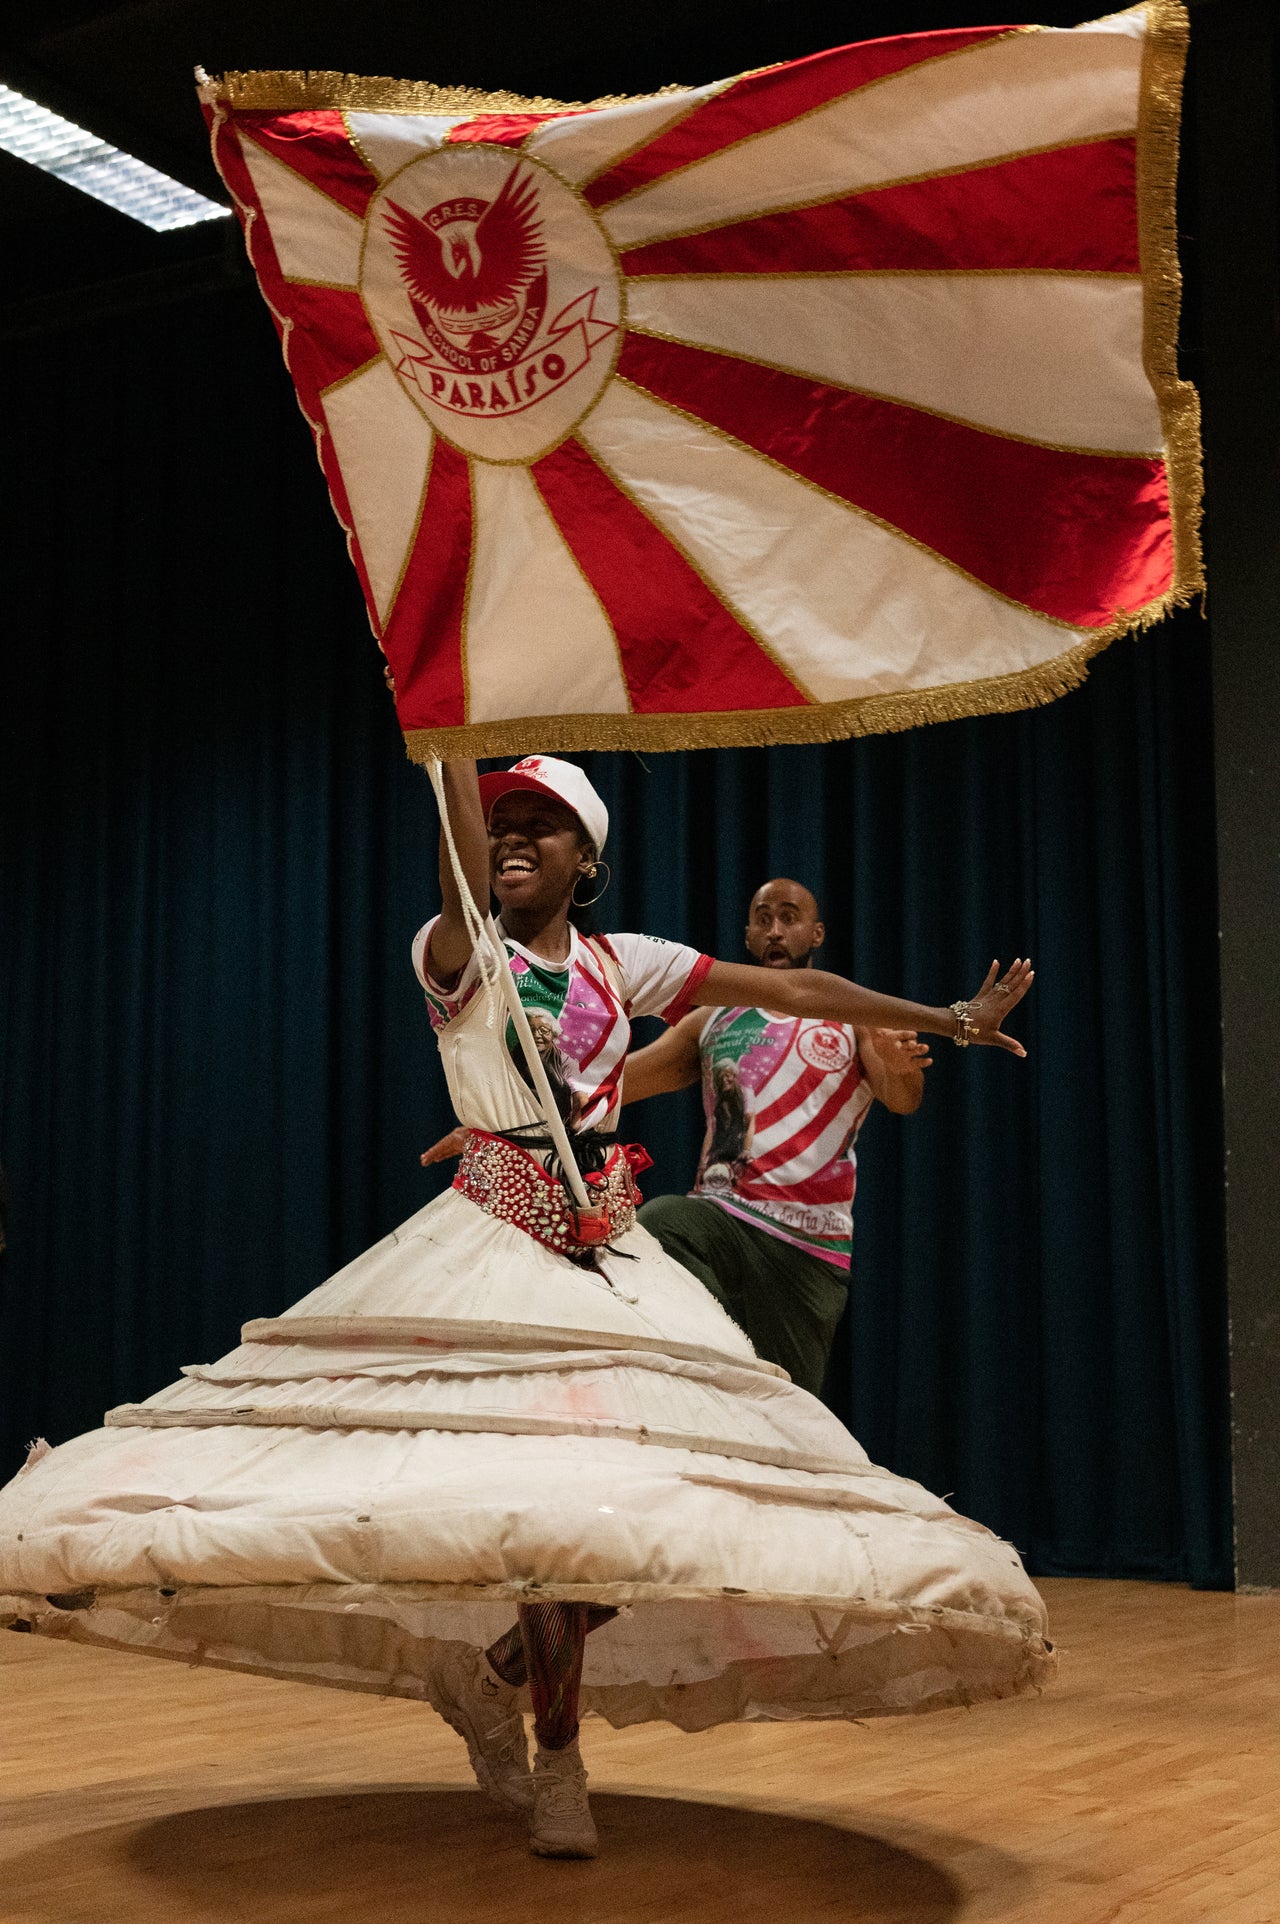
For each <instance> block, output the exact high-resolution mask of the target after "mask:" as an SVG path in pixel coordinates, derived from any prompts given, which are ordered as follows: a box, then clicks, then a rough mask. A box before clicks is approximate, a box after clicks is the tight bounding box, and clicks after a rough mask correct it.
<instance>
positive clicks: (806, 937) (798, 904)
mask: <svg viewBox="0 0 1280 1924" xmlns="http://www.w3.org/2000/svg"><path fill="white" fill-rule="evenodd" d="M825 934H826V930H825V929H824V928H823V926H822V922H821V919H820V916H819V910H818V898H817V896H816V895H814V893H813V891H812V889H807V888H806V887H805V885H804V883H803V882H791V881H788V880H787V879H786V877H785V876H779V877H778V879H777V880H776V881H773V882H766V883H765V884H764V887H763V888H758V889H757V890H756V892H755V894H754V895H753V896H752V898H751V907H750V909H749V910H748V911H747V948H748V949H749V951H750V953H751V956H752V959H753V960H754V961H756V962H761V963H763V964H764V966H765V968H767V969H807V968H811V967H812V965H813V956H814V951H815V950H816V949H819V948H821V946H822V940H823V937H824V936H825Z"/></svg>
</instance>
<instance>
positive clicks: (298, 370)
mask: <svg viewBox="0 0 1280 1924" xmlns="http://www.w3.org/2000/svg"><path fill="white" fill-rule="evenodd" d="M1185 31H1186V29H1185V16H1184V15H1183V13H1182V10H1181V7H1180V5H1179V4H1178V3H1177V0H1146V4H1144V5H1140V6H1136V7H1134V8H1132V9H1131V10H1129V11H1128V12H1125V13H1120V14H1115V15H1112V16H1111V17H1110V18H1109V19H1105V20H1100V21H1094V22H1091V23H1090V24H1089V25H1087V26H1083V27H1079V28H1076V29H1074V30H1073V31H1069V32H1066V31H1057V30H1049V29H1042V28H1034V27H992V28H977V29H974V30H972V31H963V32H960V31H958V32H947V33H925V34H910V35H906V36H904V37H902V38H898V39H891V40H877V41H870V42H867V43H864V44H862V45H857V46H851V47H841V48H837V49H835V50H834V51H832V52H830V53H823V54H817V55H815V56H813V57H812V58H810V59H806V60H798V61H793V62H791V63H789V64H787V65H785V66H779V67H772V68H768V69H766V70H764V71H761V72H757V73H751V74H746V75H742V76H739V77H738V78H736V79H732V80H728V81H722V82H719V83H717V84H715V85H712V86H705V87H693V88H685V89H676V90H671V91H668V92H666V93H663V94H659V95H655V96H651V97H650V98H647V99H641V100H627V101H621V102H599V103H596V104H595V105H592V106H590V107H565V106H560V105H557V104H555V103H552V102H545V101H512V100H506V99H494V98H493V97H491V96H478V95H474V94H468V93H466V92H463V91H459V90H453V91H450V90H446V89H440V88H435V87H430V86H426V85H418V84H415V83H409V82H397V81H383V80H361V79H356V78H352V77H350V76H344V75H336V74H315V73H311V74H301V73H299V74H261V73H258V74H231V75H227V76H225V77H224V78H223V79H222V80H220V81H215V82H207V83H205V84H203V86H202V89H201V91H202V97H203V99H204V102H205V104H206V108H207V111H208V114H209V118H210V122H211V127H212V136H213V147H214V154H215V157H216V159H217V163H218V166H219V168H220V170H221V173H222V176H223V179H224V180H225V181H226V183H227V186H228V188H229V189H230V191H231V193H232V195H233V197H234V200H235V204H236V207H237V210H238V211H239V214H240V217H241V219H242V221H243V223H244V227H245V233H246V237H247V243H248V248H249V253H250V256H251V258H252V261H253V265H254V268H255V270H256V272H257V275H258V279H259V282H260V284H261V287H262V291H263V293H264V295H265V296H266V299H267V302H268V304H269V306H270V308H271V311H272V313H273V315H274V317H275V320H276V324H277V327H278V328H279V331H280V335H281V340H282V343H283V347H284V353H285V359H286V361H287V363H288V366H289V371H290V373H291V374H292V376H293V379H294V382H295V384H296V386H297V391H298V398H299V401H300V402H301V405H302V410H303V413H304V414H305V416H306V418H307V420H308V421H309V423H310V424H311V427H312V430H313V432H314V435H315V440H316V445H317V448H318V450H319V455H320V460H321V463H322V465H323V468H324V472H325V475H326V478H327V480H328V484H329V488H330V492H331V495H332V499H333V504H334V507H335V509H336V511H337V513H338V516H339V519H340V520H341V521H342V523H343V525H344V527H345V528H346V529H347V534H348V545H349V547H350V551H351V555H352V559H353V561H354V562H355V565H356V567H357V569H358V570H359V573H360V579H361V582H362V584H363V587H364V592H365V595H366V598H367V601H368V607H369V615H370V620H371V622H372V624H373V629H374V633H375V635H376V636H377V638H378V640H379V642H380V643H381V645H382V647H383V649H384V651H385V653H386V655H387V657H388V660H389V662H390V664H391V667H392V670H393V671H394V677H395V683H396V690H397V705H398V709H399V714H400V720H401V723H402V725H403V727H404V730H405V735H406V739H407V741H408V743H409V747H410V752H411V753H413V754H415V755H418V756H422V755H426V754H429V753H448V752H453V753H458V752H471V753H479V754H511V753H523V752H525V751H527V750H529V749H532V748H535V747H536V748H540V749H545V750H553V749H587V748H623V747H651V748H680V747H691V746H698V745H704V744H709V743H734V742H739V743H740V742H771V741H804V740H813V739H823V738H832V737H835V736H839V735H847V734H855V733H864V732H873V731H876V730H882V729H889V728H900V727H907V726H910V725H912V724H914V723H916V722H923V721H930V720H937V719H942V718H946V717H950V716H954V715H963V714H974V713H983V712H990V711H993V710H999V709H1009V708H1017V707H1022V706H1025V705H1027V704H1028V703H1031V702H1035V701H1043V700H1048V699H1050V698H1051V697H1052V696H1053V695H1055V694H1059V693H1061V692H1063V691H1064V690H1065V689H1066V688H1068V687H1070V686H1072V685H1074V683H1076V682H1077V681H1079V680H1080V678H1081V677H1082V675H1083V673H1084V669H1085V664H1086V662H1087V660H1088V658H1089V656H1090V655H1091V654H1093V653H1094V652H1096V651H1097V649H1098V648H1100V647H1101V646H1103V645H1104V644H1105V642H1106V641H1107V640H1109V639H1110V638H1111V637H1112V636H1114V635H1116V634H1119V633H1121V632H1122V631H1124V630H1125V629H1128V628H1132V627H1134V626H1136V625H1138V624H1141V623H1144V622H1147V621H1150V620H1152V619H1154V618H1155V617H1156V616H1157V615H1158V614H1160V613H1161V612H1162V611H1163V610H1164V609H1166V608H1167V607H1169V606H1170V605H1172V604H1173V603H1174V602H1176V601H1182V600H1186V599H1187V598H1189V596H1190V595H1191V594H1193V593H1194V592H1195V590H1196V589H1197V588H1198V586H1199V585H1200V560H1199V549H1198V542H1197V523H1198V514H1199V443H1198V421H1197V406H1196V397H1195V394H1194V391H1193V390H1192V389H1191V388H1189V387H1188V386H1186V385H1185V384H1183V383H1180V382H1179V380H1178V378H1177V373H1176V367H1175V360H1174V341H1175V333H1176V325H1177V304H1178V271H1177V259H1176V252H1175V244H1174V243H1175V235H1174V215H1173V175H1174V166H1175V155H1176V146H1177V119H1178V98H1179V88H1180V81H1181V71H1182V63H1183V55H1184V47H1185Z"/></svg>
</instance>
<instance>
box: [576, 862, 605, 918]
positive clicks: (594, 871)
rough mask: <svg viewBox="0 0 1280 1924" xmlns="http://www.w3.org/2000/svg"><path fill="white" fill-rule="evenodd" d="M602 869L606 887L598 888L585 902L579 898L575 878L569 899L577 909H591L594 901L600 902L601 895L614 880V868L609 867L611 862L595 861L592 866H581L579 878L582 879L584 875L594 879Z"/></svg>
mask: <svg viewBox="0 0 1280 1924" xmlns="http://www.w3.org/2000/svg"><path fill="white" fill-rule="evenodd" d="M601 869H603V870H604V888H600V889H597V890H596V892H595V894H594V895H589V896H588V897H587V899H586V901H585V902H580V901H579V900H578V895H577V888H578V882H577V880H575V882H574V884H573V887H572V888H571V889H570V891H569V900H570V901H571V902H572V903H573V906H574V908H575V909H589V908H590V907H591V904H592V903H593V902H598V901H599V900H600V897H601V896H602V895H603V894H604V890H605V889H607V888H608V886H609V884H610V882H611V881H612V880H613V870H612V869H611V868H610V867H609V864H608V863H607V862H593V863H592V864H591V867H590V868H580V869H579V870H578V878H579V879H581V877H582V876H584V875H586V876H588V877H590V878H591V879H592V880H593V881H594V879H595V877H596V876H597V875H598V874H599V873H600V871H601Z"/></svg>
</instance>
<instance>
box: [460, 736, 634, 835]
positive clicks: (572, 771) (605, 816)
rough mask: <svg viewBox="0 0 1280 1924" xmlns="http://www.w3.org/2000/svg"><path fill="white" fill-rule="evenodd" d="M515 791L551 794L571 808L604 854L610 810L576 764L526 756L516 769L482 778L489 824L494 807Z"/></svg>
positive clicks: (484, 808) (516, 765)
mask: <svg viewBox="0 0 1280 1924" xmlns="http://www.w3.org/2000/svg"><path fill="white" fill-rule="evenodd" d="M513 789H526V790H528V791H529V792H530V793H531V794H534V795H550V796H551V797H552V798H553V800H555V801H557V802H563V803H564V805H565V807H566V808H571V809H572V810H573V812H574V814H575V815H576V816H577V818H578V820H579V821H580V822H581V823H582V826H583V827H584V828H585V829H586V831H587V834H588V835H589V836H590V837H591V842H592V846H593V847H594V849H595V852H596V854H597V855H600V854H602V853H603V852H604V843H605V837H606V835H607V834H608V833H609V811H608V809H607V808H606V807H605V805H604V803H603V802H602V801H601V800H600V797H599V796H598V795H597V794H596V791H595V789H594V788H592V786H591V784H590V782H589V781H588V780H587V778H586V776H585V775H584V774H583V772H582V770H581V769H580V768H578V767H577V766H576V765H575V764H574V763H573V762H562V761H558V760H557V759H556V757H555V756H554V755H526V756H525V758H524V760H523V761H519V762H517V763H516V764H515V766H514V767H513V768H501V769H499V770H498V771H497V772H496V773H495V774H493V775H482V776H481V777H480V806H481V807H482V808H483V810H484V818H485V820H486V822H487V821H488V819H489V816H490V815H491V814H492V812H493V805H494V803H495V802H496V801H497V800H498V798H499V797H500V796H502V795H510V794H511V792H512V790H513Z"/></svg>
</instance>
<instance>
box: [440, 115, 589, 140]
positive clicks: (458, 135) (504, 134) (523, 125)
mask: <svg viewBox="0 0 1280 1924" xmlns="http://www.w3.org/2000/svg"><path fill="white" fill-rule="evenodd" d="M588 111H589V110H588V109H587V108H585V107H574V108H570V109H569V110H568V111H564V110H562V111H561V112H559V113H554V114H480V115H479V116H478V117H477V118H476V119H475V120H460V121H459V122H458V124H457V126H456V127H451V128H450V129H449V133H448V136H447V139H448V143H449V145H450V146H453V145H454V144H455V143H456V142H458V141H467V140H485V141H488V142H490V143H491V144H492V145H494V146H497V147H518V146H519V145H520V143H521V141H522V140H525V139H527V138H528V136H529V135H530V134H531V133H532V132H533V130H534V128H535V127H545V126H546V124H547V122H548V121H549V120H571V119H573V117H574V116H575V114H581V113H586V112H588Z"/></svg>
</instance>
